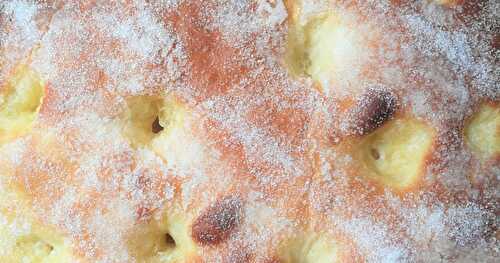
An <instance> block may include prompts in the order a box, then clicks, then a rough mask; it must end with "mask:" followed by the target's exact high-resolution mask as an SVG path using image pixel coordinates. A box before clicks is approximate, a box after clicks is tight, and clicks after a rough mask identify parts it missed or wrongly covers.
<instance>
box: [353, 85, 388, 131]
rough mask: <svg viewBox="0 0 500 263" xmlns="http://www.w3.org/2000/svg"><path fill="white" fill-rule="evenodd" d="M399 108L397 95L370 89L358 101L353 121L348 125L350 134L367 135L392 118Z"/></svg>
mask: <svg viewBox="0 0 500 263" xmlns="http://www.w3.org/2000/svg"><path fill="white" fill-rule="evenodd" d="M396 109H397V100H396V97H395V95H393V94H392V93H390V92H388V91H384V90H378V89H369V90H368V92H366V93H365V94H364V95H363V96H361V98H360V99H359V100H358V101H357V103H356V106H355V107H354V110H353V112H352V113H351V114H352V115H353V116H352V118H351V119H352V121H351V122H350V123H349V125H348V132H349V133H350V134H357V135H366V134H368V133H370V132H372V131H374V130H376V129H377V128H378V127H380V126H382V124H384V123H385V122H386V121H388V120H389V119H391V117H392V116H393V115H394V113H395V112H396Z"/></svg>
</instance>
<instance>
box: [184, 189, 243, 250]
mask: <svg viewBox="0 0 500 263" xmlns="http://www.w3.org/2000/svg"><path fill="white" fill-rule="evenodd" d="M241 214H242V203H241V201H240V199H239V198H237V197H225V198H223V199H222V200H219V201H217V202H215V203H214V204H213V205H211V206H210V207H208V208H206V209H205V211H204V212H203V213H202V214H201V215H200V216H199V217H198V218H197V219H196V220H195V221H194V223H193V226H192V233H191V235H192V237H193V239H194V240H195V241H196V242H197V243H198V244H200V245H217V244H220V243H222V242H224V241H226V240H227V239H228V238H229V236H230V234H231V233H232V232H233V231H234V230H235V229H236V227H237V226H238V225H239V224H240V222H241Z"/></svg>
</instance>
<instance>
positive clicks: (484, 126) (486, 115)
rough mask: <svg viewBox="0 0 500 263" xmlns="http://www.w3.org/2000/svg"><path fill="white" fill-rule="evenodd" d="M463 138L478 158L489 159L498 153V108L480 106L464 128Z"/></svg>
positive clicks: (499, 138)
mask: <svg viewBox="0 0 500 263" xmlns="http://www.w3.org/2000/svg"><path fill="white" fill-rule="evenodd" d="M465 137H466V141H467V143H468V145H469V146H470V148H471V149H472V151H473V152H474V153H476V154H477V155H479V156H482V157H485V158H489V157H490V156H494V155H495V154H498V153H500V107H499V106H498V105H496V106H495V105H489V104H486V103H485V104H483V105H481V107H480V108H479V110H478V111H477V112H476V113H475V114H474V115H473V116H472V118H471V120H470V121H469V123H468V124H467V126H466V128H465Z"/></svg>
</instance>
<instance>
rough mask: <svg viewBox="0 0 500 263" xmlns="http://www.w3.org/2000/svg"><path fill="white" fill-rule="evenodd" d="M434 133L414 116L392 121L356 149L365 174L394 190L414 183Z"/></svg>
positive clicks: (423, 164)
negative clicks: (365, 170) (365, 169)
mask: <svg viewBox="0 0 500 263" xmlns="http://www.w3.org/2000/svg"><path fill="white" fill-rule="evenodd" d="M433 138H434V133H433V131H432V129H430V128H429V127H428V126H427V125H426V124H424V123H423V122H420V121H418V120H416V119H413V118H409V117H406V118H400V119H396V120H392V121H391V122H389V123H387V125H384V127H381V128H380V129H378V130H376V131H375V132H373V133H372V134H370V135H368V136H367V137H366V138H365V139H364V140H363V142H362V143H361V147H360V148H359V149H360V150H359V153H358V156H359V159H360V160H361V161H362V163H364V164H365V166H366V167H367V168H368V171H367V174H368V177H370V178H372V179H374V180H375V181H377V182H380V183H382V184H383V185H385V186H389V187H391V188H393V189H396V190H402V189H408V188H409V187H412V186H414V185H415V184H416V183H417V182H418V181H419V178H421V175H422V173H423V172H424V168H425V163H426V159H427V156H428V154H429V152H430V151H431V148H432V144H433V140H434V139H433Z"/></svg>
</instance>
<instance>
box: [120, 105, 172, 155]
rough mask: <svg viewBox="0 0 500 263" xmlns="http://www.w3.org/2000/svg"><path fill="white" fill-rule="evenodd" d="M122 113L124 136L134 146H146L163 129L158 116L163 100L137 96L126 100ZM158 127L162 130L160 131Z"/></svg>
mask: <svg viewBox="0 0 500 263" xmlns="http://www.w3.org/2000/svg"><path fill="white" fill-rule="evenodd" d="M127 106H128V108H127V110H126V111H125V112H124V114H123V115H124V116H123V117H122V118H123V119H124V123H125V125H124V134H125V136H126V137H127V138H129V140H130V141H131V142H132V145H134V146H140V145H147V144H149V143H150V142H151V140H152V139H153V138H154V136H156V134H157V133H160V132H161V130H162V129H163V126H162V125H161V124H160V118H159V114H160V111H161V108H162V107H163V100H162V98H160V97H154V96H138V97H132V98H129V99H128V100H127ZM160 127H161V128H162V129H160Z"/></svg>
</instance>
